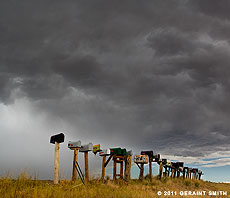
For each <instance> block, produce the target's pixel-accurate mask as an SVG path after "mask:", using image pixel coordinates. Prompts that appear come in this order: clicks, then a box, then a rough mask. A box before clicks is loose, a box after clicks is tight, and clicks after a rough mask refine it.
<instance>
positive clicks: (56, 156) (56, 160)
mask: <svg viewBox="0 0 230 198" xmlns="http://www.w3.org/2000/svg"><path fill="white" fill-rule="evenodd" d="M59 150H60V144H59V143H58V142H55V153H54V184H58V181H59Z"/></svg>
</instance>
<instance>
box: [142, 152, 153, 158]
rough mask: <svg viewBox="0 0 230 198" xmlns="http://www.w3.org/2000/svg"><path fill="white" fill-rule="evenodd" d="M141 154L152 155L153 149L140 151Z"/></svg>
mask: <svg viewBox="0 0 230 198" xmlns="http://www.w3.org/2000/svg"><path fill="white" fill-rule="evenodd" d="M141 155H148V156H149V157H150V158H152V157H153V151H141Z"/></svg>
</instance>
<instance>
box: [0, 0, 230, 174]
mask: <svg viewBox="0 0 230 198" xmlns="http://www.w3.org/2000/svg"><path fill="white" fill-rule="evenodd" d="M229 10H230V1H228V0H191V1H188V0H164V1H162V0H145V1H139V0H126V1H121V0H110V1H108V0H97V1H89V0H88V1H87V0H77V1H76V0H72V1H70V0H66V1H63V0H55V1H52V0H48V1H47V0H46V1H42V0H41V1H35V0H20V1H16V0H7V1H0V131H1V132H0V133H1V138H0V157H1V167H0V173H4V172H5V171H6V170H7V169H10V170H16V168H17V169H21V168H28V169H30V170H32V171H33V170H34V171H35V172H36V171H37V172H39V175H40V176H41V177H42V178H46V177H47V178H50V177H52V174H53V173H52V170H53V167H52V166H53V150H54V147H53V145H51V144H49V138H50V136H51V135H53V134H56V133H58V132H61V131H62V132H64V133H65V135H66V142H65V143H64V144H63V145H62V147H61V154H62V155H61V159H62V165H61V167H62V170H64V172H65V171H67V172H68V173H71V165H72V162H71V160H72V152H71V151H69V150H68V149H67V148H66V147H67V142H68V140H79V139H80V140H81V141H82V142H83V143H88V142H93V143H94V144H98V143H101V146H102V147H103V148H109V147H112V146H122V147H126V148H127V149H132V150H134V152H139V151H140V150H142V149H153V150H154V152H155V153H160V154H162V155H165V156H168V157H169V158H171V159H178V160H183V161H185V162H187V163H191V164H194V163H195V164H196V163H197V164H199V165H202V166H203V167H213V166H219V167H223V166H227V165H228V166H229V165H230V143H229V142H230V133H229V131H230V120H229V118H230V100H229V98H230V78H229V76H230V67H229V62H230V12H229ZM98 158H99V159H98ZM92 159H95V161H97V162H98V164H99V160H101V159H100V157H94V156H92ZM63 174H65V173H63Z"/></svg>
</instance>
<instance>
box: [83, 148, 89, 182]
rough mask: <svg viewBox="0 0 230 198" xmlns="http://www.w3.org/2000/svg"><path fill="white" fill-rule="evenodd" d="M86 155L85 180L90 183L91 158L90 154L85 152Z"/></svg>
mask: <svg viewBox="0 0 230 198" xmlns="http://www.w3.org/2000/svg"><path fill="white" fill-rule="evenodd" d="M84 154H85V179H86V181H87V182H88V181H89V158H88V152H84Z"/></svg>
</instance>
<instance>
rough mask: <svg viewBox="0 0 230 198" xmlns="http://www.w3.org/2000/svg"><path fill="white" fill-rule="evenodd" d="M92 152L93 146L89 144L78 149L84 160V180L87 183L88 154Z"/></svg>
mask: <svg viewBox="0 0 230 198" xmlns="http://www.w3.org/2000/svg"><path fill="white" fill-rule="evenodd" d="M92 150H93V144H92V143H89V144H86V145H82V146H81V148H80V149H79V152H83V153H84V158H85V179H86V181H87V182H88V181H89V161H88V160H89V159H88V152H89V151H92Z"/></svg>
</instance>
